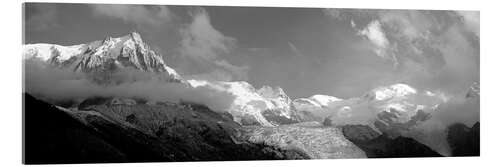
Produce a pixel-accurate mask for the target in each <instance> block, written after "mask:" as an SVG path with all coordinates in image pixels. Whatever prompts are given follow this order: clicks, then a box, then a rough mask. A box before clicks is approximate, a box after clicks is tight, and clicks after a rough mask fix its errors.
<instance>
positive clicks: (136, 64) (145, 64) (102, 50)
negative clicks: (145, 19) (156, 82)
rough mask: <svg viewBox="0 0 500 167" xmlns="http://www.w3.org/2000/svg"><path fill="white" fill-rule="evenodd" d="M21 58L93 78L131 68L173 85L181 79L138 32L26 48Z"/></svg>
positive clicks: (29, 45) (41, 44)
mask: <svg viewBox="0 0 500 167" xmlns="http://www.w3.org/2000/svg"><path fill="white" fill-rule="evenodd" d="M23 57H24V59H25V60H30V59H36V60H41V61H43V62H46V63H48V64H50V65H52V66H56V67H60V68H67V69H71V70H73V71H76V72H84V73H94V75H97V74H95V73H98V74H101V73H104V74H106V73H109V72H114V71H117V70H120V69H125V68H132V69H137V70H139V71H144V72H155V73H162V74H166V75H167V76H168V77H170V79H172V80H174V81H180V80H181V77H180V75H179V74H178V73H177V72H176V71H175V70H174V69H172V68H170V67H169V66H167V65H166V64H165V62H164V60H163V58H162V56H161V55H160V54H159V53H157V52H155V51H153V50H152V49H151V47H150V46H149V45H148V44H146V43H145V42H144V41H143V40H142V38H141V36H140V34H139V33H137V32H132V33H130V34H128V35H125V36H122V37H118V38H113V37H106V38H105V39H104V40H98V41H93V42H89V43H86V44H79V45H72V46H61V45H56V44H45V43H39V44H27V45H24V48H23Z"/></svg>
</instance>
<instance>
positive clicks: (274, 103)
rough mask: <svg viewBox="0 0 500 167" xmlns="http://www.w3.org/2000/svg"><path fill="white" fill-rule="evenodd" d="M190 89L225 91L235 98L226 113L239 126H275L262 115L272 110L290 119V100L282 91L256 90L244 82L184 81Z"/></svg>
mask: <svg viewBox="0 0 500 167" xmlns="http://www.w3.org/2000/svg"><path fill="white" fill-rule="evenodd" d="M186 82H187V83H188V84H189V85H191V87H194V88H196V87H200V86H204V87H208V88H212V89H215V90H218V91H225V92H228V93H230V94H232V95H234V96H235V99H234V101H233V102H232V103H231V105H230V108H229V109H228V112H229V113H230V114H231V115H232V116H233V117H234V119H235V121H236V122H238V123H240V124H252V122H254V123H257V124H259V125H263V126H275V124H273V123H271V122H269V121H268V120H266V118H265V117H264V116H263V115H262V113H263V112H264V111H266V110H272V111H275V112H279V113H277V115H282V116H284V117H288V118H290V114H291V113H290V103H291V100H290V98H289V97H288V96H287V95H286V94H285V93H284V91H283V89H281V88H279V87H277V88H274V89H273V88H271V87H268V86H264V87H263V88H261V89H259V90H256V89H255V88H254V87H253V86H252V85H250V84H249V83H247V82H244V81H238V82H222V81H205V80H186Z"/></svg>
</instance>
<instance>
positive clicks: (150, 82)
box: [23, 60, 235, 111]
mask: <svg viewBox="0 0 500 167" xmlns="http://www.w3.org/2000/svg"><path fill="white" fill-rule="evenodd" d="M23 63H24V64H23V65H24V70H25V71H24V84H25V85H24V92H26V93H29V94H32V95H34V96H35V97H38V98H41V99H43V100H46V101H48V102H61V101H81V100H84V99H86V98H90V97H96V96H100V97H123V98H142V99H146V100H148V101H152V102H159V101H160V102H164V101H170V102H179V101H185V102H192V103H197V104H204V105H206V106H207V107H209V108H210V109H212V110H214V111H227V109H228V108H229V105H230V104H231V103H232V101H233V100H234V98H235V97H234V96H233V95H232V94H230V93H227V92H223V91H218V90H214V89H210V88H207V87H203V86H200V87H196V88H191V87H188V86H186V85H184V84H182V83H174V82H168V77H167V76H165V75H164V74H152V73H147V72H140V71H137V70H133V69H124V70H121V71H118V72H116V73H113V74H112V75H111V76H109V77H112V80H113V81H114V82H113V83H108V84H97V83H96V82H95V78H91V77H90V76H88V75H86V74H83V73H79V72H73V71H71V70H70V69H63V68H54V67H51V66H50V65H47V64H45V63H43V62H40V61H38V60H24V62H23Z"/></svg>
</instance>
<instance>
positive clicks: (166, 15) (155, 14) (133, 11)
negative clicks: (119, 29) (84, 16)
mask: <svg viewBox="0 0 500 167" xmlns="http://www.w3.org/2000/svg"><path fill="white" fill-rule="evenodd" d="M90 7H91V8H92V9H93V11H94V12H95V13H94V14H96V15H98V16H106V17H109V18H117V19H121V20H123V21H124V22H127V23H132V24H135V25H136V26H138V28H140V29H143V28H148V27H155V28H157V27H159V26H162V25H165V24H166V23H168V22H169V21H170V20H171V19H172V13H171V12H170V9H168V8H167V7H166V6H146V5H103V4H98V5H90Z"/></svg>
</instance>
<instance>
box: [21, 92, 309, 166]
mask: <svg viewBox="0 0 500 167" xmlns="http://www.w3.org/2000/svg"><path fill="white" fill-rule="evenodd" d="M108 100H109V99H108ZM99 101H100V102H99ZM106 101H107V100H106V98H101V99H100V100H94V102H93V103H87V105H86V106H82V108H79V109H77V108H71V109H68V108H63V107H59V106H54V105H52V104H49V103H46V102H44V101H41V100H38V99H36V98H34V97H32V96H31V95H29V94H24V96H23V103H24V119H25V126H24V128H25V129H24V133H23V135H24V139H25V144H24V146H23V148H24V158H23V161H24V163H26V164H60V163H65V164H66V163H123V162H167V161H213V160H225V161H228V160H273V159H309V158H310V157H308V156H307V155H306V154H304V153H303V152H302V151H300V150H294V149H283V148H278V147H276V146H272V145H266V144H263V143H254V142H250V141H248V140H246V139H244V138H242V137H240V136H242V134H243V133H244V131H242V128H243V127H241V126H240V125H239V124H237V123H236V122H234V121H232V120H231V119H228V118H226V117H224V116H222V115H219V114H218V113H215V112H213V111H211V110H210V109H208V108H207V107H205V106H202V105H196V104H176V103H168V104H154V105H149V104H139V103H136V104H116V103H107V102H106ZM96 102H97V103H96ZM101 102H104V103H101Z"/></svg>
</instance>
